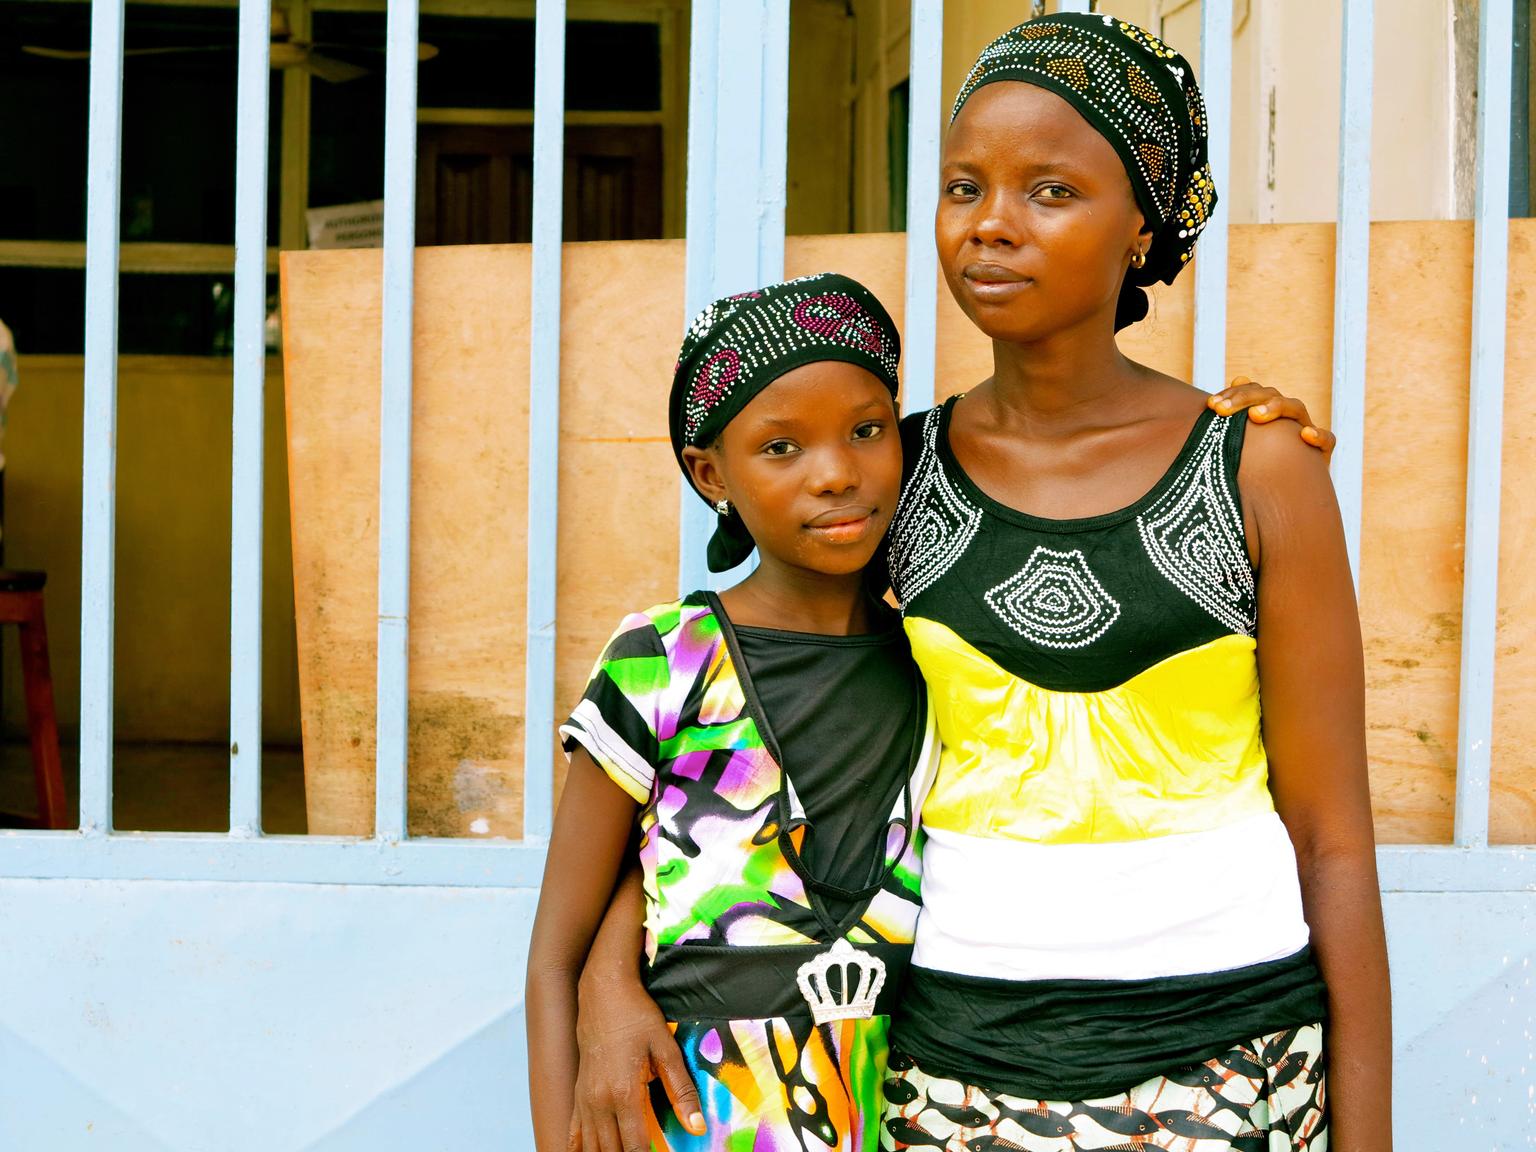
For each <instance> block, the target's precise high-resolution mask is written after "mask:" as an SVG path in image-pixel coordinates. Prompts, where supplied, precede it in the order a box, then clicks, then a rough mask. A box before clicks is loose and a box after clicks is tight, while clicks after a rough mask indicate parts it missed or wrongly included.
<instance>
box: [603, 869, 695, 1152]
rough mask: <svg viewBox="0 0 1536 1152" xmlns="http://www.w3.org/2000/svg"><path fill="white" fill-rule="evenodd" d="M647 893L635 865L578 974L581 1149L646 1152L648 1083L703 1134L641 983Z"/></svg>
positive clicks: (676, 1055) (688, 1082)
mask: <svg viewBox="0 0 1536 1152" xmlns="http://www.w3.org/2000/svg"><path fill="white" fill-rule="evenodd" d="M644 918H645V892H644V889H643V886H642V876H641V869H640V864H639V861H638V860H636V861H634V862H633V863H631V865H630V867H629V870H628V871H627V872H625V874H624V877H623V878H622V879H621V880H620V881H619V886H618V888H617V889H615V891H614V894H613V902H612V903H610V904H609V905H608V914H607V915H606V916H604V917H603V926H602V928H601V930H600V931H599V932H598V934H597V939H596V940H595V941H594V942H593V944H592V950H591V952H590V953H588V955H587V965H586V968H585V969H584V970H583V971H582V974H581V984H580V992H579V995H578V1002H579V1005H580V1012H579V1014H578V1018H577V1024H576V1038H577V1042H578V1043H579V1045H580V1048H581V1068H580V1072H579V1073H578V1075H577V1078H576V1116H575V1119H574V1120H573V1126H579V1128H580V1132H581V1147H582V1148H583V1149H584V1150H585V1152H597V1150H598V1149H600V1148H606V1147H608V1145H607V1144H604V1143H602V1140H603V1139H604V1138H605V1137H608V1136H611V1134H612V1133H614V1132H615V1131H617V1133H618V1136H619V1140H618V1143H617V1145H616V1146H617V1147H619V1148H624V1149H631V1148H633V1149H643V1148H646V1147H649V1141H650V1137H649V1135H648V1133H647V1130H646V1117H647V1115H648V1113H649V1094H648V1089H649V1085H650V1082H651V1081H652V1080H654V1079H660V1080H661V1083H662V1087H663V1088H664V1089H665V1090H666V1093H667V1096H668V1098H669V1099H670V1100H671V1101H672V1111H673V1113H674V1114H675V1115H677V1116H679V1117H681V1118H682V1119H683V1122H684V1124H685V1125H686V1126H687V1128H688V1130H689V1131H691V1132H693V1133H694V1134H695V1135H703V1133H704V1116H703V1114H702V1113H701V1112H700V1110H699V1093H698V1089H697V1088H695V1087H694V1083H693V1079H692V1077H691V1076H690V1075H689V1074H688V1065H687V1063H685V1062H684V1060H683V1054H682V1052H681V1051H679V1050H678V1047H677V1043H676V1041H674V1040H673V1038H672V1030H671V1029H670V1028H668V1027H667V1021H666V1018H665V1017H664V1016H663V1015H662V1014H661V1009H660V1008H658V1007H656V1002H655V1001H654V1000H652V999H651V997H650V995H649V994H648V993H647V992H646V990H645V985H644V983H643V982H642V981H641V978H640V954H641V951H642V949H643V947H644V942H645V934H644V931H643V922H644Z"/></svg>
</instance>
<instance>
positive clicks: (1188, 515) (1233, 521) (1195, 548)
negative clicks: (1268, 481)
mask: <svg viewBox="0 0 1536 1152" xmlns="http://www.w3.org/2000/svg"><path fill="white" fill-rule="evenodd" d="M1230 426H1231V425H1230V423H1229V421H1227V420H1222V419H1216V420H1212V421H1211V422H1210V424H1209V425H1208V426H1207V427H1206V430H1205V434H1204V435H1203V436H1202V437H1201V438H1200V443H1199V445H1198V446H1197V447H1196V449H1195V453H1194V455H1193V456H1191V457H1190V459H1189V462H1188V463H1186V464H1185V465H1184V467H1183V468H1182V469H1181V470H1180V472H1179V475H1178V477H1177V478H1176V479H1175V480H1174V482H1173V484H1172V486H1171V487H1169V489H1168V491H1166V492H1165V493H1163V495H1162V496H1161V497H1159V499H1158V501H1157V503H1155V504H1154V505H1152V507H1151V508H1149V509H1147V511H1146V512H1144V513H1142V514H1141V515H1140V516H1138V517H1137V518H1136V527H1137V528H1138V529H1139V530H1140V532H1141V543H1142V546H1143V547H1144V548H1145V549H1146V552H1147V556H1148V558H1149V559H1150V560H1151V561H1152V563H1153V564H1154V565H1155V566H1156V567H1157V570H1158V571H1159V572H1161V573H1162V574H1163V575H1164V576H1165V577H1167V579H1168V581H1169V583H1171V584H1172V585H1173V586H1174V587H1175V588H1177V589H1178V590H1179V591H1180V592H1182V593H1184V595H1186V596H1188V597H1189V598H1190V599H1191V600H1193V601H1194V602H1195V603H1196V604H1198V605H1199V606H1200V607H1201V608H1203V609H1205V611H1206V612H1208V613H1210V614H1211V616H1213V617H1214V618H1215V619H1217V620H1218V621H1220V622H1221V623H1222V624H1225V625H1226V626H1227V627H1228V628H1231V629H1232V630H1233V631H1234V632H1238V633H1241V634H1242V635H1245V636H1252V635H1254V634H1255V633H1256V632H1257V630H1258V616H1257V613H1258V597H1257V590H1256V585H1255V582H1254V578H1253V567H1252V565H1251V564H1250V563H1249V561H1248V545H1247V538H1246V536H1245V535H1244V533H1243V513H1242V509H1241V508H1240V507H1239V505H1238V503H1237V501H1236V500H1235V499H1234V498H1233V494H1232V490H1231V487H1230V486H1229V485H1228V483H1227V468H1226V459H1227V452H1226V448H1227V444H1226V438H1227V431H1228V429H1229V427H1230Z"/></svg>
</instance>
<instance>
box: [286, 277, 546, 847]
mask: <svg viewBox="0 0 1536 1152" xmlns="http://www.w3.org/2000/svg"><path fill="white" fill-rule="evenodd" d="M528 255H529V254H528V249H527V248H524V247H500V248H443V249H432V250H429V251H426V252H423V254H422V256H421V258H420V259H418V261H417V277H416V317H417V319H416V357H415V359H416V381H415V394H414V397H413V401H412V409H413V416H414V423H415V443H414V448H413V460H414V469H413V476H412V484H411V501H412V511H413V515H412V542H411V577H412V589H411V592H412V594H411V625H412V628H411V709H410V821H411V831H412V833H413V834H416V835H440V836H454V835H459V836H463V835H476V834H482V835H483V834H491V835H517V834H518V830H519V828H520V826H521V821H522V788H521V773H520V764H521V759H522V699H523V636H522V631H523V610H524V592H525V582H524V578H523V524H524V508H525V505H526V499H527V495H526V494H527V473H526V468H525V465H524V461H525V458H526V439H527V418H528V404H527V385H526V381H527V379H528ZM379 272H380V259H379V253H378V252H377V251H357V252H334V253H324V254H320V253H302V254H286V255H285V257H284V276H283V284H284V290H283V302H284V312H285V317H284V319H285V344H286V348H285V356H286V360H287V362H288V363H291V364H294V365H296V366H298V368H299V372H300V375H301V377H302V382H301V383H300V385H299V387H298V388H297V389H295V390H294V391H293V392H292V393H290V394H289V397H288V435H289V452H290V461H291V472H290V476H291V480H290V483H291V500H292V508H293V515H294V516H295V517H296V518H297V523H296V525H295V528H294V549H295V552H294V592H295V600H296V602H297V604H298V605H299V607H298V609H297V624H298V637H299V651H300V652H301V656H300V672H299V688H300V694H301V702H302V709H303V730H304V760H305V789H306V794H307V805H308V812H309V828H310V831H311V832H313V833H366V832H368V831H370V830H371V828H372V823H373V756H374V683H375V675H374V661H375V652H376V643H375V619H376V616H375V613H376V611H377V603H378V459H379V456H378V435H379V339H380V337H379Z"/></svg>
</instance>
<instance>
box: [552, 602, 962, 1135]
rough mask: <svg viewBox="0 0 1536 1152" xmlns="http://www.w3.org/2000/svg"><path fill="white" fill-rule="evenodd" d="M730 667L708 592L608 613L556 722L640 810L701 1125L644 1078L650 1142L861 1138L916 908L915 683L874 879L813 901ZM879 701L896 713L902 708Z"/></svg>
mask: <svg viewBox="0 0 1536 1152" xmlns="http://www.w3.org/2000/svg"><path fill="white" fill-rule="evenodd" d="M745 668H746V665H745V662H744V661H743V660H742V658H741V655H740V650H739V648H738V646H737V643H736V639H735V635H734V632H733V630H732V628H731V626H730V623H729V620H728V619H727V618H726V617H725V615H724V612H723V610H721V609H720V608H719V606H718V601H717V600H715V599H714V597H712V596H710V595H708V594H704V593H695V594H693V595H691V596H689V597H687V598H685V599H683V600H681V601H679V602H676V603H672V604H666V605H662V606H660V607H656V608H652V609H650V610H648V611H646V612H643V613H638V614H636V615H633V616H630V617H629V618H627V619H626V620H625V621H624V622H623V624H622V625H621V626H620V628H619V630H618V631H617V632H616V633H615V635H614V636H613V638H612V640H610V642H609V644H608V646H607V649H606V650H605V651H604V653H603V656H602V658H601V659H600V660H599V661H598V664H597V666H596V668H595V669H594V671H593V676H592V680H591V682H590V684H589V685H588V688H587V691H586V694H585V695H584V697H583V699H582V700H581V702H580V703H579V704H578V705H577V707H576V708H575V709H574V711H573V713H572V715H571V717H570V719H569V720H568V721H567V722H566V724H565V725H564V726H563V727H562V728H561V733H562V736H563V738H564V739H565V741H566V747H567V749H568V750H569V749H570V748H572V747H574V746H575V745H577V744H579V745H580V746H582V747H583V748H585V749H586V750H587V751H588V752H589V753H590V754H591V755H592V757H593V759H594V760H595V761H596V762H597V763H598V764H599V765H600V766H601V767H602V769H603V770H604V771H605V772H606V773H607V774H608V775H609V776H610V777H611V778H612V779H613V780H614V782H615V783H617V784H618V785H619V786H620V787H622V788H623V789H624V790H625V791H626V792H627V793H629V795H630V796H632V797H633V798H634V799H635V800H636V801H637V802H638V803H639V804H640V805H641V806H642V807H641V810H640V813H639V823H640V832H641V840H640V849H639V850H640V857H641V862H642V865H643V870H644V883H645V893H646V925H645V940H646V957H647V962H648V970H647V986H648V988H649V990H650V992H651V994H652V996H653V997H655V998H656V1000H657V1002H658V1004H660V1006H661V1008H662V1010H663V1012H665V1013H666V1015H667V1017H668V1019H670V1020H672V1021H674V1029H675V1034H676V1037H677V1040H678V1044H679V1046H680V1047H681V1049H682V1051H683V1054H684V1056H685V1057H686V1059H687V1061H688V1064H689V1067H690V1069H691V1070H692V1073H693V1077H694V1081H695V1083H696V1084H697V1085H698V1087H699V1090H700V1096H701V1099H702V1102H703V1112H704V1116H705V1120H706V1123H707V1126H708V1128H707V1132H706V1134H705V1135H704V1136H694V1135H691V1134H690V1133H688V1132H687V1130H686V1129H684V1128H683V1127H682V1125H681V1123H680V1122H679V1121H678V1119H677V1118H676V1116H675V1115H673V1113H672V1112H671V1109H670V1107H669V1106H668V1104H667V1102H666V1100H665V1097H664V1096H663V1095H662V1093H661V1091H660V1089H659V1086H658V1087H656V1088H655V1089H654V1090H653V1094H652V1103H653V1112H654V1123H653V1128H652V1140H653V1147H654V1148H656V1149H658V1150H667V1152H705V1150H708V1152H791V1150H793V1152H801V1150H812V1149H814V1150H817V1152H821V1150H825V1149H839V1150H847V1152H859V1150H865V1149H874V1148H875V1147H877V1145H878V1137H879V1125H880V1120H881V1109H882V1106H883V1099H882V1097H881V1084H882V1081H883V1079H884V1076H885V1070H886V1059H887V1041H886V1038H887V1032H888V1027H889V1017H888V1013H889V1009H890V1006H891V1003H892V1001H893V999H894V997H895V995H896V992H897V990H898V989H899V987H900V986H901V983H902V977H903V974H904V971H905V967H906V962H907V959H908V957H909V956H910V951H911V945H912V937H913V930H914V926H915V924H916V919H917V912H918V884H919V870H920V846H919V840H918V834H917V830H916V821H915V819H913V815H912V814H913V813H914V812H916V811H917V810H918V809H919V807H920V804H921V793H922V789H923V786H924V784H923V782H924V780H926V779H927V778H928V777H929V776H930V775H931V772H932V770H933V768H934V767H935V766H936V764H937V758H938V741H937V734H936V731H935V729H934V724H933V719H932V715H931V712H930V710H929V709H928V706H927V700H926V694H925V693H923V692H922V689H921V681H920V680H918V679H917V678H915V677H914V678H913V681H914V683H915V685H916V688H915V691H916V692H917V693H918V694H919V695H918V702H917V707H918V708H919V713H918V716H917V719H916V722H915V724H914V732H915V735H914V739H913V741H912V754H911V756H910V757H909V763H908V764H907V765H906V768H907V773H906V774H904V777H905V778H904V779H903V781H902V784H901V785H900V786H898V787H897V789H896V791H897V792H898V793H899V796H898V799H897V801H896V804H895V806H894V808H893V810H892V811H891V813H890V818H889V820H888V821H887V822H885V823H883V824H882V825H881V826H879V827H874V828H870V829H868V844H869V861H870V868H869V875H870V878H871V882H870V884H869V885H868V886H867V887H866V888H865V889H863V890H860V891H856V892H847V891H843V890H838V893H839V895H840V896H842V897H845V899H840V900H837V901H828V900H823V899H820V898H819V897H818V895H817V892H818V885H819V882H818V881H817V880H816V878H815V877H814V876H812V875H810V873H809V872H808V870H807V869H806V867H805V865H804V862H803V860H802V859H801V853H802V851H803V850H804V848H805V845H806V830H807V829H806V816H805V809H804V807H803V806H802V804H801V802H800V799H799V797H798V796H797V794H796V791H795V787H794V784H793V783H792V782H791V780H790V779H789V777H788V775H787V774H786V773H785V771H784V770H783V769H782V768H781V767H780V764H779V763H778V761H777V759H776V758H775V755H774V752H773V751H772V750H773V749H774V748H776V747H777V744H776V742H775V741H774V739H773V735H772V732H771V730H769V729H768V723H767V719H766V718H765V717H764V716H762V715H761V714H760V707H759V706H758V703H757V702H758V699H759V696H758V694H757V692H756V691H754V689H753V686H752V684H751V680H750V677H749V676H747V675H746V674H745ZM807 687H811V686H807ZM892 705H893V715H895V716H900V717H905V716H907V715H909V714H910V709H911V708H912V707H913V706H914V703H913V701H912V700H907V701H893V702H892ZM862 767H867V766H861V765H858V764H856V763H854V764H849V765H848V770H849V771H859V770H861V768H862ZM834 944H835V945H836V947H837V949H838V952H837V954H836V955H835V956H833V957H829V952H830V950H831V948H832V946H833V945H834ZM849 946H851V948H852V949H853V952H852V954H851V955H850V953H849V952H848V951H847V949H848V947H849ZM877 970H879V971H880V972H881V973H882V974H883V977H884V979H883V980H880V979H878V978H877V976H876V971H877ZM818 1017H822V1018H823V1019H822V1020H821V1021H818Z"/></svg>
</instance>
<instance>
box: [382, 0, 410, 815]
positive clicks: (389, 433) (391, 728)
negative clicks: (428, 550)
mask: <svg viewBox="0 0 1536 1152" xmlns="http://www.w3.org/2000/svg"><path fill="white" fill-rule="evenodd" d="M416 25H417V0H389V11H388V15H387V18H386V29H387V31H386V36H387V41H386V49H385V61H386V63H385V79H384V301H383V313H384V338H383V355H382V377H383V380H382V388H381V389H380V392H381V406H380V416H379V671H378V727H377V741H378V746H377V750H376V758H375V770H376V773H377V776H376V778H375V781H374V784H375V788H376V791H375V793H374V824H373V834H374V836H376V837H378V838H379V839H381V840H390V841H393V840H402V839H404V838H405V835H406V753H407V749H408V745H409V741H408V737H407V732H408V727H407V720H408V673H409V661H410V635H409V634H410V601H411V327H412V319H413V316H414V308H413V302H414V295H415V281H414V274H415V256H416V252H415V246H416Z"/></svg>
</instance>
